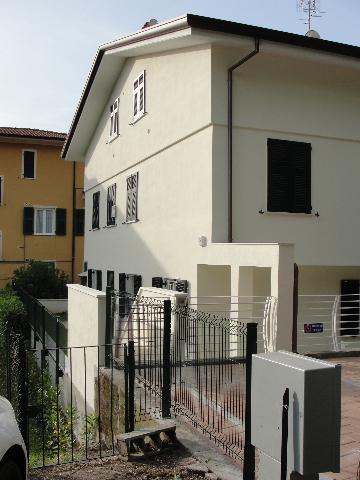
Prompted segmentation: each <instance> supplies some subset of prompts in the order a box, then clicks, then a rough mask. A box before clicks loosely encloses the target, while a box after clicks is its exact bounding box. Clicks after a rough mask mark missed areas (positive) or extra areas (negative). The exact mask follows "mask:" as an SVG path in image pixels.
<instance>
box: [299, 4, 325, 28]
mask: <svg viewBox="0 0 360 480" xmlns="http://www.w3.org/2000/svg"><path fill="white" fill-rule="evenodd" d="M297 6H298V10H299V11H300V12H301V13H302V14H303V15H304V17H303V18H301V19H300V20H302V21H303V22H304V24H305V25H307V26H308V30H309V31H311V26H312V20H313V18H321V17H322V14H323V13H325V12H323V11H321V8H320V0H297Z"/></svg>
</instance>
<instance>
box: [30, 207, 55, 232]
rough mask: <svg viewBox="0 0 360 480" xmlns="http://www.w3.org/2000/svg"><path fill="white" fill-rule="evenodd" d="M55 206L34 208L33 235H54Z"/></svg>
mask: <svg viewBox="0 0 360 480" xmlns="http://www.w3.org/2000/svg"><path fill="white" fill-rule="evenodd" d="M55 224H56V208H53V207H35V208H34V235H55Z"/></svg>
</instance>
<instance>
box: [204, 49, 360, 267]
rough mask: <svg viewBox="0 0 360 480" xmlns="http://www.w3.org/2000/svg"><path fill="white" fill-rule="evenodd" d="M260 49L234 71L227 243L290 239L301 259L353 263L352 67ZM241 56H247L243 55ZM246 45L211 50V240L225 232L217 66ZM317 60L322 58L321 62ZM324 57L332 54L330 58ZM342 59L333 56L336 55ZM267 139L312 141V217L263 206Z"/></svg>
mask: <svg viewBox="0 0 360 480" xmlns="http://www.w3.org/2000/svg"><path fill="white" fill-rule="evenodd" d="M263 50H266V48H265V47H262V46H261V45H260V53H259V54H258V55H257V56H256V57H254V58H253V59H251V60H250V61H249V62H248V63H246V64H245V65H243V66H242V67H240V68H239V69H238V70H236V72H235V73H234V132H233V135H234V157H233V158H234V171H233V182H234V183H233V185H234V200H233V201H234V207H233V222H234V240H235V241H237V242H290V243H296V249H295V259H296V261H297V262H298V263H299V264H300V265H358V264H359V255H358V244H359V236H360V229H359V224H358V222H357V221H356V219H357V218H358V216H359V206H358V205H359V194H358V185H357V184H358V177H359V175H360V162H359V158H360V132H359V129H358V118H359V113H360V103H359V99H358V91H359V87H360V77H359V70H358V68H350V66H345V65H342V66H341V67H339V66H336V65H335V64H333V63H332V64H331V65H330V64H326V63H325V61H323V62H322V63H319V62H317V61H315V60H313V61H311V60H305V59H304V58H292V57H291V56H289V57H284V56H281V55H278V56H275V55H274V56H272V55H270V54H269V53H264V51H263ZM246 53H248V52H246ZM244 54H245V51H241V50H237V49H236V50H234V49H225V48H219V47H214V48H213V52H212V93H213V95H212V99H213V100H212V120H213V122H214V124H215V126H214V142H213V143H214V156H213V165H214V169H215V170H216V171H217V172H219V176H217V177H215V176H214V177H213V188H214V193H213V203H214V209H213V238H214V239H215V240H217V241H223V240H224V237H225V238H226V223H225V222H224V218H223V217H220V216H219V215H218V212H219V211H221V210H224V209H226V189H227V178H226V175H224V173H223V174H221V171H222V172H224V171H226V168H227V167H226V151H227V129H226V125H227V116H226V115H227V109H226V106H227V102H226V94H227V85H226V69H227V68H228V67H229V66H230V65H231V64H232V63H234V62H235V61H236V60H237V59H239V58H241V56H243V55H244ZM323 60H324V59H323ZM332 60H334V58H333V57H332ZM340 60H341V59H340ZM267 138H280V139H285V140H294V141H303V142H310V143H311V144H312V206H313V212H314V213H315V212H317V211H318V212H319V214H320V216H319V217H318V218H317V217H315V216H313V215H311V216H310V215H294V214H264V215H261V214H259V213H258V212H259V210H261V209H262V210H264V211H266V206H267Z"/></svg>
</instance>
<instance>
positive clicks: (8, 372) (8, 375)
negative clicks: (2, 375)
mask: <svg viewBox="0 0 360 480" xmlns="http://www.w3.org/2000/svg"><path fill="white" fill-rule="evenodd" d="M5 349H6V398H7V399H8V400H9V402H11V333H10V327H9V322H6V325H5Z"/></svg>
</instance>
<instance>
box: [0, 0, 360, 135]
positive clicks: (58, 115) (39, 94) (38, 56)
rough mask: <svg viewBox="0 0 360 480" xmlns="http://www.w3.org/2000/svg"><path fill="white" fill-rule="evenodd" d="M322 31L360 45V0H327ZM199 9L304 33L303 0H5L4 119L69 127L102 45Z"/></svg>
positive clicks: (1, 32)
mask: <svg viewBox="0 0 360 480" xmlns="http://www.w3.org/2000/svg"><path fill="white" fill-rule="evenodd" d="M321 8H322V10H324V11H326V13H325V14H324V15H323V16H322V18H316V19H315V20H314V25H313V27H314V28H315V29H316V30H318V31H319V32H320V34H321V37H322V38H324V39H327V40H333V41H337V42H341V43H348V44H351V45H358V46H360V29H359V22H360V1H359V0H321ZM185 13H194V14H198V15H205V16H209V17H215V18H222V19H225V20H232V21H237V22H242V23H248V24H252V25H258V26H262V27H268V28H274V29H277V30H283V31H287V32H293V33H299V34H304V33H305V32H306V30H307V29H306V26H305V25H304V24H303V23H302V22H301V21H300V20H299V18H300V13H299V12H298V11H297V8H296V0H221V1H219V0H182V1H181V2H180V1H177V0H172V1H165V0H131V1H130V0H61V1H59V0H0V58H1V70H0V126H1V127H5V126H8V127H30V128H41V129H46V130H55V131H59V132H67V131H68V130H69V127H70V124H71V121H72V118H73V116H74V113H75V109H76V106H77V104H78V102H79V99H80V96H81V92H82V90H83V88H84V84H85V82H86V79H87V76H88V74H89V71H90V68H91V65H92V62H93V59H94V57H95V54H96V51H97V48H98V46H99V45H101V44H103V43H106V42H109V41H111V40H114V39H117V38H120V37H122V36H124V35H126V34H128V33H131V32H133V31H137V30H139V28H141V27H142V25H143V24H144V23H145V21H146V20H148V19H150V18H156V19H158V20H159V21H163V20H167V19H169V18H173V17H177V16H180V15H183V14H185Z"/></svg>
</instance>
